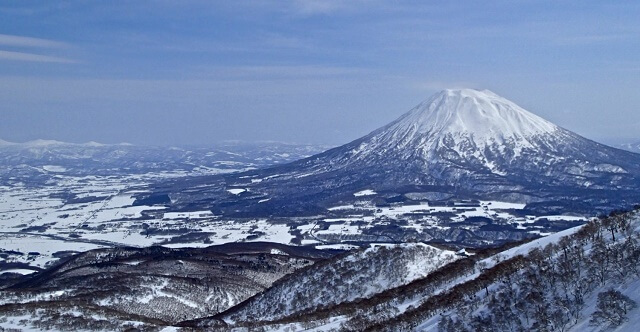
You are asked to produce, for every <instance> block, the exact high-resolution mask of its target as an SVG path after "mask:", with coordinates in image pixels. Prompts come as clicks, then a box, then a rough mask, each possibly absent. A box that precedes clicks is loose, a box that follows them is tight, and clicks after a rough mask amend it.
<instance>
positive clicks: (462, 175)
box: [162, 89, 640, 214]
mask: <svg viewBox="0 0 640 332" xmlns="http://www.w3.org/2000/svg"><path fill="white" fill-rule="evenodd" d="M197 182H198V186H199V188H206V189H203V190H199V191H198V192H197V195H198V197H197V200H198V201H200V202H203V203H205V202H206V203H205V204H212V208H213V209H214V210H216V211H220V212H222V213H224V212H231V211H233V212H241V213H244V212H256V211H267V212H268V213H270V214H279V213H281V212H282V213H287V214H288V213H293V214H300V213H315V212H317V211H320V210H322V209H323V208H324V207H327V206H329V205H330V204H335V203H336V202H340V201H342V202H344V200H346V199H348V198H349V197H351V198H353V193H356V192H358V191H361V190H370V191H373V192H376V193H378V195H379V197H380V198H381V199H389V198H393V199H398V197H401V198H400V199H402V197H407V194H409V193H412V194H414V195H413V196H414V197H415V194H416V193H417V194H421V195H422V196H421V197H427V198H430V199H441V198H443V197H457V198H484V199H489V198H492V199H502V200H509V201H518V202H526V203H537V204H542V203H540V202H544V204H547V205H549V204H552V205H554V206H563V207H565V208H566V207H567V206H573V207H575V209H576V210H580V211H590V210H596V211H602V210H609V209H611V208H616V207H626V206H629V205H633V204H636V203H638V202H640V194H639V193H638V192H639V190H640V155H638V154H634V153H631V152H626V151H622V150H619V149H615V148H611V147H608V146H605V145H602V144H599V143H596V142H593V141H591V140H588V139H586V138H583V137H581V136H579V135H577V134H575V133H573V132H570V131H568V130H566V129H563V128H561V127H558V126H556V125H554V124H553V123H551V122H549V121H546V120H544V119H542V118H540V117H539V116H536V115H534V114H532V113H530V112H528V111H526V110H524V109H523V108H521V107H519V106H518V105H516V104H515V103H513V102H511V101H509V100H507V99H505V98H503V97H500V96H498V95H497V94H495V93H493V92H491V91H488V90H483V91H478V90H471V89H460V90H444V91H441V92H439V93H437V94H435V95H434V96H432V97H431V98H429V99H427V100H426V101H424V102H423V103H421V104H419V105H418V106H416V107H415V108H414V109H412V110H411V111H409V112H407V113H405V114H404V115H402V116H401V117H400V118H398V119H397V120H396V121H394V122H392V123H390V124H388V125H386V126H384V127H382V128H380V129H378V130H376V131H373V132H372V133H370V134H369V135H367V136H364V137H362V138H360V139H358V140H355V141H353V142H351V143H348V144H346V145H343V146H340V147H337V148H334V149H331V150H329V151H326V152H324V153H321V154H318V155H315V156H312V157H310V158H307V159H303V160H300V161H297V162H294V163H291V164H288V165H283V166H278V167H274V168H270V169H266V170H257V171H252V172H247V173H241V174H239V175H230V176H226V177H224V178H210V179H198V180H197ZM192 185H193V183H192V182H189V183H184V182H183V183H173V184H171V188H166V187H165V188H162V190H163V191H166V192H168V193H169V195H170V196H171V198H172V201H173V202H175V204H176V205H177V206H178V207H184V206H185V205H191V204H193V203H194V201H195V200H196V197H192V195H190V194H185V193H184V186H192ZM237 188H241V189H243V191H242V195H237V192H238V191H237V190H235V191H231V192H232V193H234V194H232V195H229V190H230V189H237ZM205 192H206V194H205ZM203 197H204V199H203ZM258 202H261V203H258ZM533 205H535V204H533ZM533 205H532V206H533Z"/></svg>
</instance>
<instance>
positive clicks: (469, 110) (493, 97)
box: [383, 89, 559, 148]
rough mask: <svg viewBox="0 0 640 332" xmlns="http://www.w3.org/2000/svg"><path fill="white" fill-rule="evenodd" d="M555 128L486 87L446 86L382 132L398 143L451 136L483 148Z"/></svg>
mask: <svg viewBox="0 0 640 332" xmlns="http://www.w3.org/2000/svg"><path fill="white" fill-rule="evenodd" d="M558 129H559V127H557V126H556V125H554V124H553V123H551V122H549V121H547V120H544V119H542V118H541V117H539V116H537V115H535V114H533V113H530V112H528V111H526V110H525V109H523V108H521V107H520V106H518V105H516V104H515V103H513V102H511V101H509V100H507V99H505V98H503V97H500V96H498V95H497V94H495V93H493V92H491V91H489V90H482V91H479V90H473V89H448V90H443V91H440V92H438V93H436V94H435V95H433V96H432V97H431V98H429V99H427V100H426V101H424V102H422V103H421V104H420V105H418V106H416V107H415V108H414V109H412V110H411V111H409V112H407V113H405V114H404V115H403V116H401V117H400V118H399V119H398V120H397V121H395V122H394V123H392V124H391V125H390V126H388V127H387V128H386V130H385V133H383V135H384V136H386V137H385V138H386V139H391V140H394V141H396V142H397V141H398V140H400V142H397V143H398V144H400V145H402V144H403V143H405V144H406V143H408V142H409V141H415V140H418V141H422V143H423V144H424V143H426V145H429V146H430V145H431V144H430V143H435V142H436V141H440V140H442V139H443V138H445V137H451V138H454V139H456V142H459V141H460V140H463V141H467V142H469V141H472V142H473V144H475V145H476V146H477V147H479V148H482V147H484V146H487V145H492V144H501V143H504V142H511V143H515V144H517V145H520V146H530V145H531V143H530V139H531V138H533V137H536V136H540V135H545V134H552V133H554V132H556V131H557V130H558Z"/></svg>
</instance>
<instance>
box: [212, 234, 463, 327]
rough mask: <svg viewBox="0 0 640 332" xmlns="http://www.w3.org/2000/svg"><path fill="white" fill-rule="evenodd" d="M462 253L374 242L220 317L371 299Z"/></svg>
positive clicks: (276, 314) (281, 313) (262, 316)
mask: <svg viewBox="0 0 640 332" xmlns="http://www.w3.org/2000/svg"><path fill="white" fill-rule="evenodd" d="M457 258H458V256H456V255H455V254H454V253H453V252H452V251H447V250H441V249H437V248H434V247H432V246H428V245H425V244H420V243H416V244H410V243H408V244H401V245H388V244H386V245H375V244H373V245H371V247H369V248H367V249H365V250H358V251H355V252H353V253H351V254H349V255H346V256H343V257H341V258H338V259H334V260H329V261H325V262H320V263H318V264H316V265H314V266H311V267H310V268H308V269H306V270H304V271H300V273H296V274H295V275H292V276H291V277H290V278H286V279H284V280H282V281H280V282H278V283H276V284H275V285H274V286H273V287H271V288H270V289H269V290H267V291H266V292H264V293H262V294H259V295H257V296H255V297H254V298H251V299H249V300H248V301H246V302H245V303H242V304H240V305H239V306H237V307H235V308H233V309H232V310H230V311H229V312H228V313H225V314H223V315H221V317H220V318H222V319H224V320H225V321H227V322H230V323H233V322H247V321H252V322H257V321H272V320H278V319H282V318H284V317H288V316H292V315H296V314H301V313H304V312H305V311H313V310H317V309H318V308H320V307H330V306H332V305H336V304H339V303H343V302H350V301H354V300H357V299H366V298H369V297H371V296H372V295H374V294H377V293H380V292H382V291H385V290H387V289H390V288H395V287H398V286H401V285H405V284H408V283H410V282H412V281H414V280H416V279H419V278H423V277H424V276H426V275H427V274H429V273H430V272H431V271H433V270H435V269H437V268H440V267H441V266H443V265H446V264H447V263H450V262H452V261H454V260H456V259H457Z"/></svg>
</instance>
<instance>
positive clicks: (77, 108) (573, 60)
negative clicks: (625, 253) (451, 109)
mask: <svg viewBox="0 0 640 332" xmlns="http://www.w3.org/2000/svg"><path fill="white" fill-rule="evenodd" d="M638 17H640V3H639V2H637V1H615V2H613V1H611V2H605V1H527V0H524V1H506V0H505V1H449V2H444V1H443V2H436V1H377V0H350V1H337V0H328V1H320V0H278V1H275V0H273V1H272V0H263V1H257V0H255V1H254V0H250V1H168V0H161V1H0V101H1V104H0V117H1V120H0V138H2V139H5V140H8V141H18V142H20V141H27V140H32V139H37V138H44V139H56V140H63V141H72V142H84V141H90V140H93V141H100V142H105V143H118V142H131V143H134V144H148V145H183V144H198V145H206V144H209V143H212V142H216V141H221V140H230V139H233V140H236V139H239V140H246V141H256V140H277V141H287V142H309V143H327V144H339V143H345V142H347V141H349V140H352V139H355V138H357V137H359V136H361V135H364V134H366V133H368V132H369V131H371V130H373V129H375V128H377V127H380V126H382V125H384V124H386V123H387V122H389V121H392V120H393V119H395V118H396V117H398V116H399V115H401V114H402V113H404V112H406V111H408V110H409V109H410V108H412V107H413V106H415V105H416V104H418V103H419V102H420V101H422V100H424V99H426V98H427V97H429V96H430V95H431V94H432V93H434V92H436V91H438V90H441V89H444V88H456V87H470V88H479V89H485V88H486V89H490V90H493V91H494V92H496V93H498V94H500V95H502V96H504V97H506V98H508V99H511V100H513V101H515V102H516V103H518V104H520V105H521V106H523V107H524V108H526V109H528V110H530V111H532V112H534V113H536V114H538V115H541V116H543V117H544V118H546V119H548V120H551V121H553V122H555V123H557V124H559V125H561V126H563V127H565V128H567V129H570V130H574V131H576V132H578V133H580V134H582V135H585V136H587V137H589V138H592V139H596V140H600V141H612V140H616V139H619V140H640V93H638V89H639V88H640V56H639V55H640V23H638V22H639V20H638Z"/></svg>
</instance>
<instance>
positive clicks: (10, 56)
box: [0, 50, 77, 63]
mask: <svg viewBox="0 0 640 332" xmlns="http://www.w3.org/2000/svg"><path fill="white" fill-rule="evenodd" d="M0 60H13V61H28V62H50V63H76V62H77V61H75V60H72V59H67V58H61V57H57V56H50V55H41V54H33V53H23V52H12V51H3V50H0Z"/></svg>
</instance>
